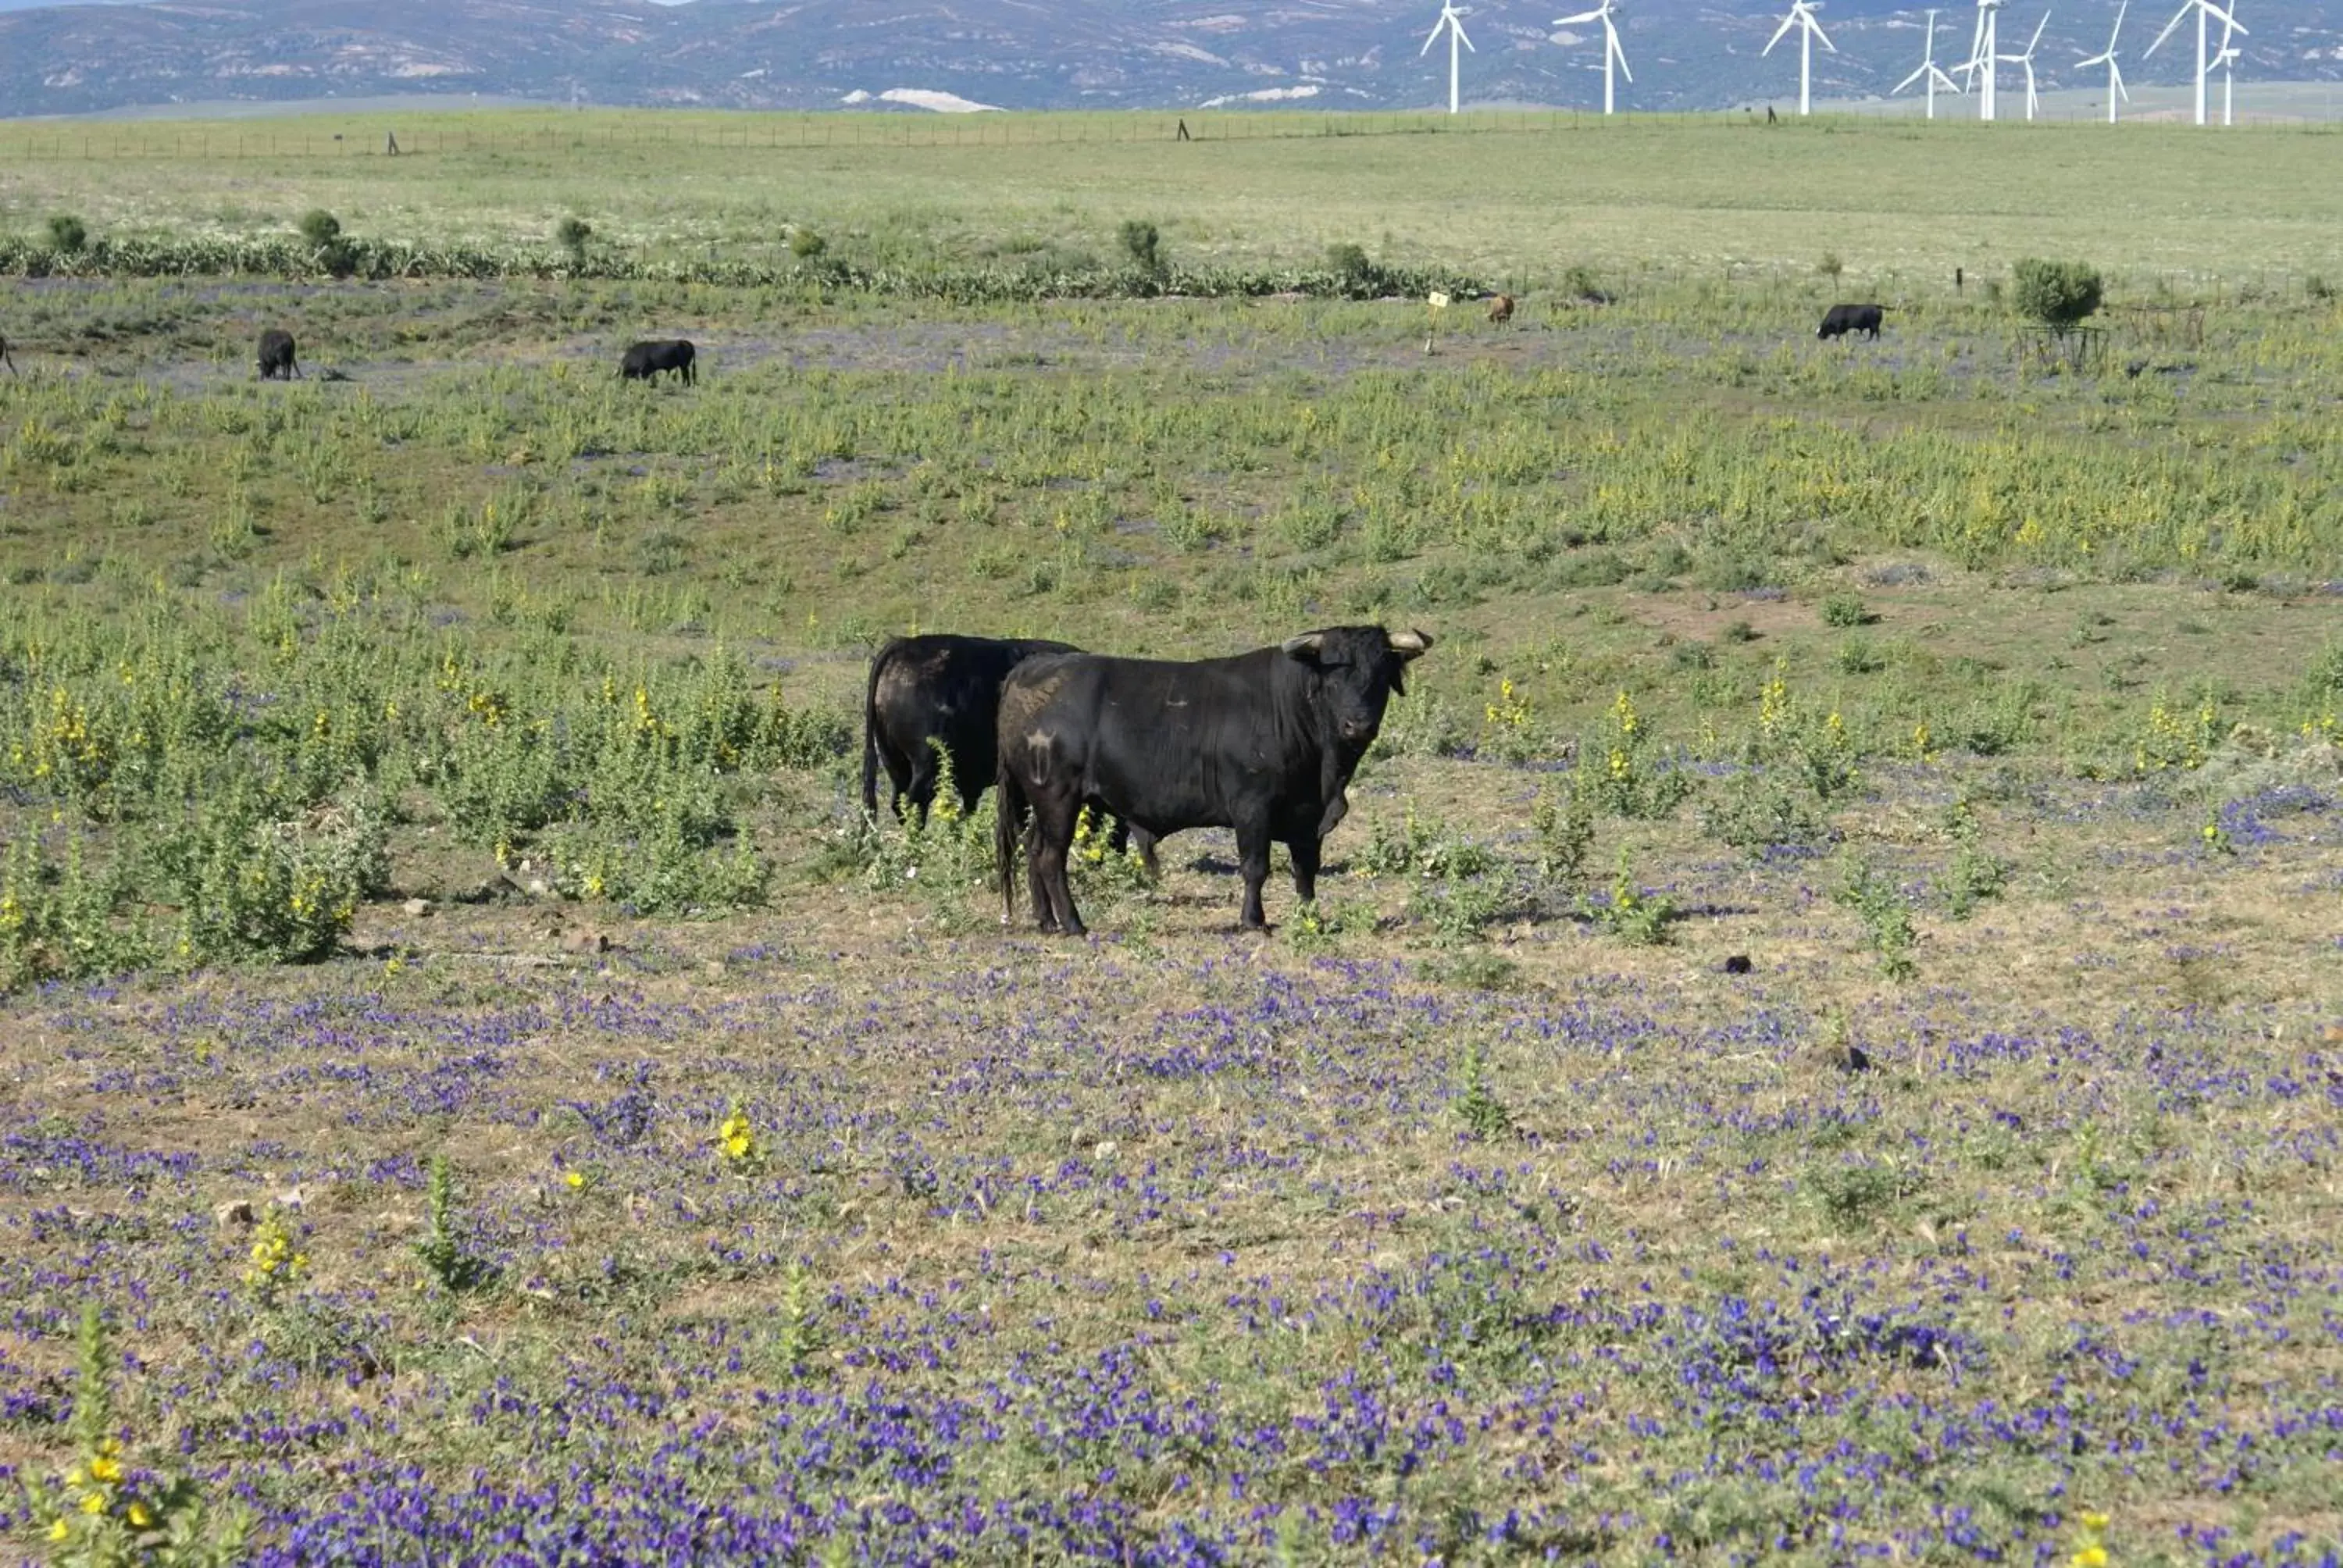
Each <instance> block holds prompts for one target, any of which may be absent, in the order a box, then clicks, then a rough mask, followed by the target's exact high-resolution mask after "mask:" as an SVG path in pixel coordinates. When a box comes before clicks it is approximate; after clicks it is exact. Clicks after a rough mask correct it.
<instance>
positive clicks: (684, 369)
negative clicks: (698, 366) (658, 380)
mask: <svg viewBox="0 0 2343 1568" xmlns="http://www.w3.org/2000/svg"><path fill="white" fill-rule="evenodd" d="M692 357H693V356H692V347H691V345H690V344H689V343H687V342H685V341H684V340H683V339H682V338H680V337H661V338H656V339H654V340H652V341H651V342H649V343H629V344H628V345H627V357H625V358H624V359H622V360H620V361H619V362H618V374H619V376H620V377H623V378H624V379H626V380H628V381H648V380H649V379H650V378H651V377H654V376H657V375H658V374H659V372H660V371H662V370H672V371H674V372H675V373H676V375H677V376H678V377H679V378H680V379H681V380H682V381H683V383H684V384H685V385H686V386H690V385H692V384H693V383H695V382H696V381H698V380H699V374H698V372H696V371H695V370H694V369H693V368H692V364H691V361H692Z"/></svg>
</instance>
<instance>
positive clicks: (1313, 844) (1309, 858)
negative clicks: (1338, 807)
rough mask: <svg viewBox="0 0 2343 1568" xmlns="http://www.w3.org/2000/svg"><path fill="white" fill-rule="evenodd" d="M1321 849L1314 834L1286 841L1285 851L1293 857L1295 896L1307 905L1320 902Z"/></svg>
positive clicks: (1296, 836) (1297, 835)
mask: <svg viewBox="0 0 2343 1568" xmlns="http://www.w3.org/2000/svg"><path fill="white" fill-rule="evenodd" d="M1320 848H1321V845H1320V842H1319V839H1318V837H1317V835H1316V834H1314V833H1299V834H1296V835H1295V836H1294V837H1292V838H1291V839H1287V840H1286V841H1285V851H1286V853H1287V854H1289V855H1292V857H1293V895H1294V897H1296V898H1298V899H1300V900H1302V902H1303V903H1305V904H1312V903H1316V902H1317V901H1318V852H1319V849H1320Z"/></svg>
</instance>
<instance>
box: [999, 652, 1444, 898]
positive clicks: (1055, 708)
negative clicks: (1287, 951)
mask: <svg viewBox="0 0 2343 1568" xmlns="http://www.w3.org/2000/svg"><path fill="white" fill-rule="evenodd" d="M1431 646H1432V639H1431V638H1428V637H1426V636H1424V635H1423V633H1421V632H1413V631H1410V632H1398V633H1393V632H1388V631H1386V630H1384V628H1382V627H1379V626H1349V627H1337V628H1332V629H1331V630H1327V631H1313V632H1310V633H1307V634H1305V635H1304V636H1302V637H1297V638H1292V639H1290V640H1289V641H1287V642H1285V643H1284V644H1283V645H1282V646H1281V647H1277V648H1260V649H1256V650H1255V651H1253V652H1252V653H1245V654H1239V655H1237V656H1236V657H1234V658H1208V659H1202V660H1199V661H1197V662H1195V663H1192V664H1175V663H1170V662H1165V661H1161V660H1155V659H1137V658H1103V657H1101V656H1099V655H1096V654H1081V653H1077V654H1051V655H1045V656H1043V657H1041V658H1032V659H1028V660H1027V661H1026V662H1024V663H1023V664H1021V665H1019V666H1018V667H1017V668H1016V669H1015V670H1014V671H1012V672H1011V675H1010V677H1009V678H1008V680H1007V682H1006V683H1005V684H1004V685H1003V686H1002V688H1001V719H1000V752H1001V771H1000V775H999V781H1000V785H1001V800H1000V804H999V808H998V810H999V819H998V824H997V827H996V829H995V839H994V849H995V852H996V853H997V854H998V856H999V858H1000V871H1001V901H1002V904H1003V907H1004V909H1005V910H1006V913H1007V917H1008V918H1010V919H1012V920H1013V919H1014V918H1015V917H1016V913H1017V881H1016V870H1015V865H1014V861H1015V859H1016V852H1017V843H1018V838H1019V834H1020V830H1021V828H1022V826H1023V823H1024V819H1025V817H1026V815H1027V814H1028V812H1029V811H1030V812H1031V816H1032V819H1033V830H1032V834H1031V838H1030V839H1029V840H1028V841H1027V843H1026V846H1025V861H1026V872H1027V878H1028V880H1029V882H1030V884H1031V893H1032V900H1033V911H1034V915H1035V917H1036V918H1037V920H1039V921H1040V924H1041V929H1042V930H1063V931H1065V932H1067V933H1069V934H1071V935H1076V936H1079V935H1081V931H1082V930H1083V927H1082V918H1081V913H1080V912H1079V911H1078V910H1075V908H1074V898H1073V890H1072V888H1071V886H1070V885H1069V884H1068V882H1067V879H1066V859H1067V855H1068V853H1069V852H1070V850H1071V848H1072V845H1073V838H1074V828H1075V823H1076V821H1077V819H1079V817H1080V816H1081V809H1082V807H1083V806H1084V805H1086V804H1096V805H1099V806H1101V807H1103V808H1104V809H1107V810H1109V811H1111V812H1113V813H1114V814H1115V815H1116V816H1117V817H1119V818H1121V819H1123V820H1124V821H1127V822H1129V823H1130V824H1131V828H1132V829H1133V830H1134V831H1144V832H1147V833H1151V834H1153V835H1154V836H1155V837H1157V838H1159V839H1160V838H1163V837H1165V836H1167V835H1169V834H1172V833H1177V832H1180V831H1182V829H1189V828H1212V827H1222V828H1230V829H1234V830H1235V832H1236V838H1237V857H1238V860H1239V863H1240V866H1241V868H1242V872H1243V875H1244V914H1243V920H1244V924H1245V925H1246V927H1248V928H1249V929H1252V930H1260V929H1262V928H1263V927H1264V926H1266V925H1267V923H1268V922H1267V920H1265V919H1264V918H1263V915H1262V903H1261V890H1262V883H1263V882H1265V881H1267V880H1268V879H1269V847H1270V845H1271V844H1272V842H1277V843H1282V844H1283V845H1284V846H1285V847H1286V850H1287V852H1288V853H1289V854H1291V855H1292V858H1293V889H1294V891H1295V892H1296V893H1297V894H1298V895H1300V897H1301V898H1302V900H1303V901H1304V902H1307V901H1309V900H1312V899H1313V898H1315V897H1316V896H1317V890H1318V864H1319V852H1320V847H1321V845H1322V843H1323V841H1324V840H1325V838H1326V835H1327V834H1329V833H1331V832H1332V831H1333V830H1334V827H1335V825H1336V824H1337V823H1339V822H1341V821H1342V816H1343V813H1344V812H1345V811H1347V810H1348V809H1349V804H1348V801H1347V800H1346V799H1345V798H1344V794H1343V791H1344V790H1345V789H1347V788H1348V787H1349V785H1350V782H1351V775H1352V773H1353V770H1355V769H1357V767H1358V765H1359V759H1360V758H1362V757H1363V756H1364V755H1365V754H1366V750H1367V748H1368V747H1370V746H1372V745H1373V744H1374V739H1375V736H1376V735H1377V733H1379V732H1380V731H1381V729H1382V728H1383V709H1384V706H1385V705H1386V704H1387V703H1388V702H1389V701H1390V699H1391V696H1392V694H1393V692H1396V691H1399V690H1401V689H1403V683H1404V680H1405V674H1406V669H1407V664H1408V661H1409V660H1410V659H1413V658H1416V657H1417V656H1419V655H1420V654H1422V653H1423V651H1424V650H1425V649H1426V648H1430V647H1431Z"/></svg>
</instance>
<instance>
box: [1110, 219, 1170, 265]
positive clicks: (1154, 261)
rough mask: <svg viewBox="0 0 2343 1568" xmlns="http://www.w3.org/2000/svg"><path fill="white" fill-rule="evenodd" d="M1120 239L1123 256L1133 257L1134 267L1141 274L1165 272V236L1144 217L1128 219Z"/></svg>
mask: <svg viewBox="0 0 2343 1568" xmlns="http://www.w3.org/2000/svg"><path fill="white" fill-rule="evenodd" d="M1118 237H1119V238H1120V239H1121V242H1122V250H1123V254H1124V255H1125V256H1129V257H1131V265H1132V266H1136V267H1138V268H1139V269H1140V270H1141V272H1149V273H1156V272H1161V271H1162V270H1163V236H1161V234H1159V233H1158V232H1157V231H1156V227H1155V226H1154V225H1153V224H1151V223H1150V222H1148V221H1147V220H1146V219H1145V218H1143V217H1134V218H1126V219H1124V220H1123V225H1122V229H1121V234H1120V236H1118Z"/></svg>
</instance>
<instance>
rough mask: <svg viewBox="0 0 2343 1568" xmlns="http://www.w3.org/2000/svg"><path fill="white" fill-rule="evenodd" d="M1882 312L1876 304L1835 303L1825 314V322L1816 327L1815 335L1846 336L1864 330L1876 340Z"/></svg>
mask: <svg viewBox="0 0 2343 1568" xmlns="http://www.w3.org/2000/svg"><path fill="white" fill-rule="evenodd" d="M1881 314H1882V312H1881V309H1880V307H1878V306H1876V305H1834V306H1832V307H1830V309H1829V310H1828V311H1827V312H1825V314H1824V316H1823V324H1822V325H1821V326H1820V327H1815V337H1845V336H1846V335H1847V334H1848V333H1850V332H1862V333H1868V334H1869V335H1870V336H1871V337H1872V338H1873V339H1874V340H1875V341H1876V340H1877V338H1878V337H1879V322H1880V317H1881Z"/></svg>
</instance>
